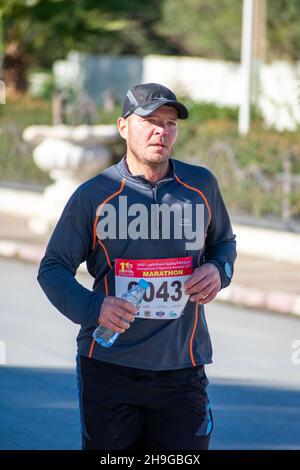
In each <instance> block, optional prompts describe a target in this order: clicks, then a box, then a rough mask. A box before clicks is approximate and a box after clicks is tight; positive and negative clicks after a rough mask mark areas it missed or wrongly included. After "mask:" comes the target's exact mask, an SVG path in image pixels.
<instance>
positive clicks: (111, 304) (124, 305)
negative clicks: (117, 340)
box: [98, 296, 136, 333]
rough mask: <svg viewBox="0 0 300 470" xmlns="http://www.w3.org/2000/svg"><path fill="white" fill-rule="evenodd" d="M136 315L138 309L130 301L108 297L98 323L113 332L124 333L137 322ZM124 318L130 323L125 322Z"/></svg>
mask: <svg viewBox="0 0 300 470" xmlns="http://www.w3.org/2000/svg"><path fill="white" fill-rule="evenodd" d="M135 315H136V308H135V306H134V305H133V304H132V303H130V302H128V300H125V299H121V298H119V297H110V296H107V297H105V299H104V301H103V303H102V306H101V310H100V315H99V318H98V322H99V324H100V325H103V326H106V327H107V328H110V329H111V330H113V331H116V332H118V333H124V332H125V331H126V330H127V329H128V328H129V327H130V323H132V322H133V321H134V320H135ZM122 318H125V320H128V322H129V323H126V322H125V321H123V320H122Z"/></svg>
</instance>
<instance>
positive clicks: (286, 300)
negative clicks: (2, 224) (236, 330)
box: [0, 240, 300, 317]
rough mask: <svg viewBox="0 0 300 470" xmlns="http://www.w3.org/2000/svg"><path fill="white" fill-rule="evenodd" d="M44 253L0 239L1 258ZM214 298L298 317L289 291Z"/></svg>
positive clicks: (299, 302) (297, 302) (232, 292)
mask: <svg viewBox="0 0 300 470" xmlns="http://www.w3.org/2000/svg"><path fill="white" fill-rule="evenodd" d="M44 253H45V246H44V245H36V244H30V243H23V242H12V241H8V240H0V257H3V258H16V259H20V260H23V261H28V262H31V263H36V264H39V263H40V261H41V259H42V257H43V256H44ZM78 271H79V272H81V273H87V269H86V265H85V264H81V265H80V266H79V268H78ZM216 300H219V301H221V302H228V303H232V304H236V305H242V306H245V307H251V308H262V309H266V310H269V311H272V312H276V313H283V314H287V315H291V314H292V315H296V316H298V317H300V295H296V294H291V293H289V292H278V291H263V290H260V289H253V288H249V287H246V286H243V285H240V284H233V285H230V286H229V287H227V288H226V289H223V290H222V291H221V292H220V293H219V294H218V295H217V298H216Z"/></svg>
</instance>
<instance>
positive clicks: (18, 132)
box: [0, 96, 51, 184]
mask: <svg viewBox="0 0 300 470" xmlns="http://www.w3.org/2000/svg"><path fill="white" fill-rule="evenodd" d="M36 124H45V125H47V124H51V105H50V102H47V101H44V100H40V99H39V100H38V99H32V98H28V97H26V96H25V97H23V98H22V99H18V100H14V101H8V103H7V104H5V105H0V175H1V177H0V180H1V181H17V182H26V183H30V182H32V183H33V184H36V183H37V184H49V182H50V179H49V176H48V175H47V174H46V173H43V172H42V171H41V170H39V169H38V168H37V167H36V166H35V164H34V162H33V159H32V147H31V146H30V145H28V144H26V143H25V142H24V141H23V139H22V132H23V130H24V129H25V128H26V127H28V126H31V125H36Z"/></svg>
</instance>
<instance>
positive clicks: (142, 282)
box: [139, 279, 150, 289]
mask: <svg viewBox="0 0 300 470" xmlns="http://www.w3.org/2000/svg"><path fill="white" fill-rule="evenodd" d="M139 285H140V286H141V287H143V288H144V289H148V287H149V286H150V284H149V282H147V281H145V279H141V280H140V281H139Z"/></svg>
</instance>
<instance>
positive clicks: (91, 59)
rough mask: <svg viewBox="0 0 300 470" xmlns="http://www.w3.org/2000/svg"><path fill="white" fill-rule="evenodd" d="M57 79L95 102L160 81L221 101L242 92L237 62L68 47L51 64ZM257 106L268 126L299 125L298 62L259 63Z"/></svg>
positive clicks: (232, 100)
mask: <svg viewBox="0 0 300 470" xmlns="http://www.w3.org/2000/svg"><path fill="white" fill-rule="evenodd" d="M54 74H55V76H56V80H57V82H58V83H69V84H72V86H74V87H76V88H78V87H79V88H80V87H81V86H84V87H85V88H86V89H87V91H88V92H89V93H90V95H91V96H92V97H93V98H94V99H95V100H96V101H98V102H100V103H101V102H103V99H104V97H105V93H107V91H108V90H110V91H112V92H113V93H114V94H115V96H116V97H117V98H119V99H120V100H122V97H123V96H124V94H125V92H126V90H127V89H128V88H130V87H131V86H133V85H135V84H137V83H141V82H159V83H162V84H164V85H166V86H168V87H169V88H171V89H173V90H174V91H175V92H176V93H177V94H179V95H187V96H189V97H190V98H192V99H194V100H196V101H204V102H213V103H216V104H218V105H221V106H239V103H240V99H241V96H242V92H243V91H242V89H241V84H240V66H239V64H237V63H232V62H225V61H220V60H207V59H201V58H194V57H175V56H155V55H149V56H146V57H144V58H139V57H126V56H123V57H113V56H89V55H84V54H79V53H76V52H72V53H70V54H69V56H68V58H67V60H66V61H59V62H57V63H56V64H54ZM258 76H259V86H258V93H259V99H258V106H259V108H260V110H261V112H262V114H263V117H264V119H265V123H266V125H267V126H274V127H275V128H277V129H278V130H280V131H281V130H284V129H288V130H296V129H297V126H299V125H300V63H297V64H290V63H287V62H274V63H272V64H263V65H261V66H260V69H259V72H258Z"/></svg>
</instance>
